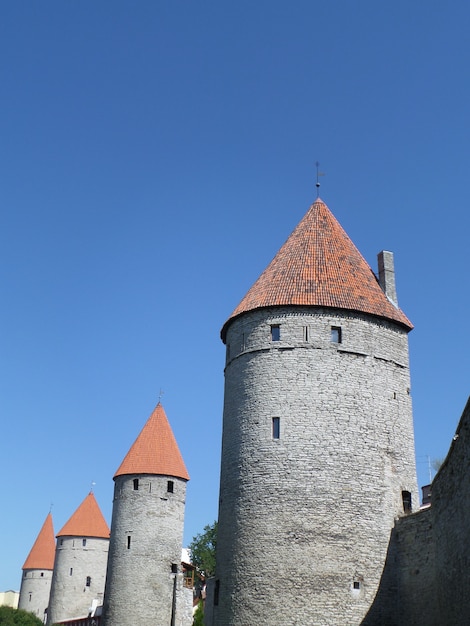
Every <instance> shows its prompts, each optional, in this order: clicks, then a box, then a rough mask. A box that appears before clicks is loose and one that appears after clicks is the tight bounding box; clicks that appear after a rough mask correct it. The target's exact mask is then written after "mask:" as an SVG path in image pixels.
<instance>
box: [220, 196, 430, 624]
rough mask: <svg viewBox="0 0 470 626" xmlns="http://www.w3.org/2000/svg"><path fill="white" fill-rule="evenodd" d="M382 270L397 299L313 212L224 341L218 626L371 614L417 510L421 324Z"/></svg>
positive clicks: (334, 226)
mask: <svg viewBox="0 0 470 626" xmlns="http://www.w3.org/2000/svg"><path fill="white" fill-rule="evenodd" d="M387 254H388V253H387ZM386 260H387V261H388V263H387V267H386V271H387V272H388V273H387V276H385V277H384V278H383V281H382V282H383V284H384V285H385V287H386V288H387V290H388V292H389V293H388V294H387V296H388V297H387V296H386V295H385V293H384V291H383V290H382V288H381V286H380V284H379V282H378V280H377V278H376V276H375V274H374V273H373V272H372V270H371V268H370V267H369V266H368V264H367V263H366V261H365V260H364V259H363V257H362V256H361V254H360V253H359V251H358V250H357V248H356V247H355V246H354V244H353V243H352V241H351V240H350V239H349V237H348V236H347V235H346V233H345V232H344V230H343V229H342V228H341V226H340V225H339V223H338V222H337V220H336V219H335V218H334V217H333V215H332V214H331V212H330V211H329V209H328V207H327V206H326V205H325V203H324V202H323V201H322V200H320V199H317V200H316V201H315V202H314V203H313V204H312V206H311V207H310V209H309V210H308V212H307V214H306V215H305V216H304V218H303V219H302V220H301V222H300V223H299V224H298V226H297V227H296V229H295V230H294V232H293V233H292V234H291V236H290V237H289V239H288V240H287V242H286V243H285V244H284V246H283V247H282V248H281V249H280V250H279V252H278V253H277V255H276V256H275V258H274V259H273V261H272V262H271V264H270V265H269V266H268V267H267V269H266V270H265V271H264V272H263V274H262V275H261V276H260V278H259V279H258V280H257V281H256V283H255V284H254V285H253V287H252V288H251V289H250V290H249V291H248V293H247V294H246V296H245V297H244V298H243V300H242V301H241V303H240V304H239V305H238V307H237V308H236V309H235V311H234V312H233V313H232V315H231V316H230V318H229V319H228V321H227V322H226V323H225V324H224V326H223V328H222V333H221V334H222V340H223V341H224V343H225V344H226V347H227V356H226V368H225V398H224V417H223V438H222V467H221V482H220V499H219V525H218V538H217V570H216V582H215V593H214V607H213V611H214V615H213V624H215V625H218V626H235V625H240V624H256V625H257V626H262V625H269V626H284V625H285V624H287V623H290V624H309V625H310V626H328V625H331V626H346V625H347V626H353V625H359V624H360V623H361V621H362V619H363V618H364V616H365V614H366V613H367V611H368V608H369V606H370V605H371V603H372V601H373V599H374V596H375V593H376V591H377V587H378V584H379V581H380V577H381V574H382V570H383V566H384V563H385V558H386V553H387V547H388V540H389V536H390V530H391V528H392V526H393V523H394V519H395V517H397V516H400V515H404V514H407V513H408V512H410V511H411V510H412V508H413V506H415V505H418V492H417V485H416V472H415V460H414V438H413V426H412V411H411V398H410V380H409V369H408V339H407V334H408V332H409V331H410V330H411V328H412V325H411V323H410V321H409V320H408V318H407V317H406V316H405V314H404V313H403V312H402V311H401V310H400V309H399V308H398V306H397V304H396V294H395V297H394V298H393V291H394V280H393V286H392V281H391V275H390V267H391V265H390V262H389V261H390V257H387V259H386ZM392 268H393V266H392ZM390 293H392V297H391V296H390Z"/></svg>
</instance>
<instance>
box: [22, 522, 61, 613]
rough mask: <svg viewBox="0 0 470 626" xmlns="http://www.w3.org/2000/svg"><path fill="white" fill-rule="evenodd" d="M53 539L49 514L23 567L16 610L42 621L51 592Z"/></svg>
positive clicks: (53, 553) (52, 528)
mask: <svg viewBox="0 0 470 626" xmlns="http://www.w3.org/2000/svg"><path fill="white" fill-rule="evenodd" d="M54 555H55V537H54V527H53V525H52V515H51V514H50V513H49V514H48V515H47V517H46V519H45V521H44V524H43V525H42V528H41V530H40V531H39V534H38V536H37V539H36V541H35V542H34V545H33V547H32V548H31V552H30V553H29V554H28V557H27V559H26V561H25V562H24V565H23V577H22V579H21V590H20V599H19V603H18V608H20V609H23V610H24V611H29V612H30V613H34V615H36V617H39V618H40V619H42V620H43V619H44V615H45V613H46V609H47V606H48V604H49V594H50V592H51V580H52V570H53V569H54Z"/></svg>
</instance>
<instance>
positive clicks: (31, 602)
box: [18, 569, 52, 620]
mask: <svg viewBox="0 0 470 626" xmlns="http://www.w3.org/2000/svg"><path fill="white" fill-rule="evenodd" d="M51 581H52V570H47V569H25V570H23V577H22V579H21V589H20V598H19V603H18V608H19V609H23V611H29V612H30V613H33V614H34V615H35V616H36V617H39V619H41V620H42V619H44V613H45V611H46V609H47V607H48V605H49V595H50V593H51Z"/></svg>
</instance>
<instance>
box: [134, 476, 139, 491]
mask: <svg viewBox="0 0 470 626" xmlns="http://www.w3.org/2000/svg"><path fill="white" fill-rule="evenodd" d="M133 483H134V491H138V490H139V479H138V478H134V481H133Z"/></svg>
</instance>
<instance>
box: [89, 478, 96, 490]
mask: <svg viewBox="0 0 470 626" xmlns="http://www.w3.org/2000/svg"><path fill="white" fill-rule="evenodd" d="M95 485H96V483H95V481H94V480H92V481H91V486H90V493H93V487H94V486H95Z"/></svg>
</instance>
